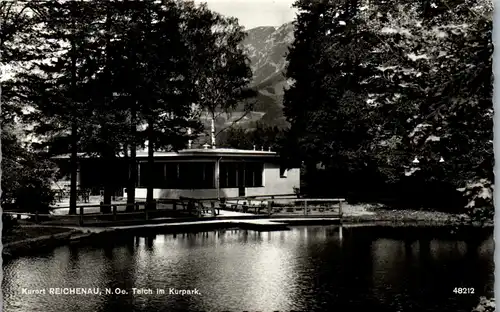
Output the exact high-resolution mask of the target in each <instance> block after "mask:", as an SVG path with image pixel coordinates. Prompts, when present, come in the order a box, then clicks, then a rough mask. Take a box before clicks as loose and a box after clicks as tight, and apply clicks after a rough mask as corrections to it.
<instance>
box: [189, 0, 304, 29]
mask: <svg viewBox="0 0 500 312" xmlns="http://www.w3.org/2000/svg"><path fill="white" fill-rule="evenodd" d="M203 2H206V3H207V6H208V8H209V9H210V10H212V11H215V12H218V13H220V14H223V15H227V16H234V17H237V18H238V20H239V23H240V25H242V26H244V27H245V28H246V29H247V30H248V29H251V28H255V27H258V26H281V25H283V24H284V23H287V22H291V21H293V20H294V19H295V15H296V12H297V10H296V9H293V8H292V4H293V3H294V2H295V0H195V3H203Z"/></svg>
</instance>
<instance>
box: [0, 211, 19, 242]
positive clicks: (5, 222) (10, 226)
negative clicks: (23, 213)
mask: <svg viewBox="0 0 500 312" xmlns="http://www.w3.org/2000/svg"><path fill="white" fill-rule="evenodd" d="M18 226H19V224H18V222H17V219H15V218H14V217H12V216H10V215H6V214H2V236H4V237H5V236H10V235H11V234H12V232H13V231H14V230H15V229H16V228H17V227H18Z"/></svg>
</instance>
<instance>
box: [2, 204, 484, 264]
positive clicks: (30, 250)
mask: <svg viewBox="0 0 500 312" xmlns="http://www.w3.org/2000/svg"><path fill="white" fill-rule="evenodd" d="M437 215H440V217H437ZM211 219H212V218H211ZM245 219H246V220H255V219H260V220H269V221H272V220H273V219H280V218H277V217H275V218H268V217H260V218H259V217H253V218H248V217H246V218H232V220H228V218H224V219H219V220H217V219H216V218H215V219H212V220H203V221H200V220H199V221H198V222H182V221H181V222H179V221H177V222H175V223H173V222H162V223H158V222H154V219H153V220H149V222H147V221H144V222H143V223H141V222H133V223H132V225H119V224H116V225H114V226H113V227H111V226H110V227H103V226H101V227H99V226H95V227H85V226H84V227H71V226H65V225H45V226H44V225H24V226H23V225H21V226H20V227H19V229H22V228H23V227H24V228H31V229H33V228H39V229H40V233H42V235H39V236H37V237H32V238H28V239H22V240H16V241H12V242H8V243H5V244H3V245H2V256H3V259H4V260H7V259H13V258H18V257H22V256H28V255H36V254H37V253H38V252H41V251H44V250H51V249H54V248H57V247H61V246H64V245H75V244H76V245H89V244H93V243H95V242H99V241H100V240H103V239H117V238H119V237H123V236H127V235H134V234H137V233H140V232H142V233H148V234H154V233H155V232H161V233H162V234H179V233H193V232H203V231H213V230H219V229H220V230H222V229H240V230H245V229H249V228H248V227H246V226H244V225H243V224H242V223H241V222H239V220H240V221H243V220H245ZM282 219H287V220H285V221H283V220H276V221H275V222H277V223H278V222H279V223H282V222H283V223H285V224H286V225H287V226H307V225H340V222H339V220H334V219H329V218H328V217H317V218H297V216H294V217H290V218H282ZM294 219H297V220H294ZM458 220H459V218H458V216H456V215H450V214H440V213H434V212H424V213H421V212H418V211H410V212H408V211H398V213H394V212H392V211H384V212H382V213H379V211H377V212H375V213H373V214H367V215H346V216H344V217H343V218H342V226H343V227H345V228H353V227H363V226H387V227H408V226H417V227H454V226H455V227H456V226H462V227H471V228H477V227H479V226H477V225H467V224H460V223H459V222H458ZM483 227H486V228H490V227H493V223H491V224H486V225H484V226H483ZM44 228H46V229H47V228H50V229H59V231H62V230H63V229H67V231H63V232H62V233H57V234H52V235H43V232H44V231H43V229H44ZM271 230H273V229H271ZM277 230H287V229H277ZM264 231H266V230H264ZM123 234H125V235H123Z"/></svg>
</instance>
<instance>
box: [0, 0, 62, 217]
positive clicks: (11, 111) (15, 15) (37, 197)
mask: <svg viewBox="0 0 500 312" xmlns="http://www.w3.org/2000/svg"><path fill="white" fill-rule="evenodd" d="M29 4H30V2H25V1H9V2H2V3H0V22H1V26H0V51H1V52H2V56H1V62H2V63H1V65H2V67H4V68H7V69H8V70H10V77H9V76H8V75H7V78H5V76H3V75H2V84H1V89H0V95H1V96H0V102H1V105H2V112H1V122H2V131H1V141H2V144H1V146H2V197H1V204H2V207H3V208H4V209H9V208H11V209H16V208H17V209H22V210H24V211H30V212H34V211H39V212H42V213H43V212H47V211H48V209H49V206H50V204H51V203H52V200H53V193H52V192H51V188H50V186H51V182H52V181H53V179H54V174H55V168H54V165H53V164H52V163H51V162H50V161H47V160H46V159H44V158H43V157H42V156H43V155H39V154H38V153H36V152H35V151H33V150H31V149H30V148H29V145H28V144H25V142H23V139H26V134H25V132H24V131H23V129H22V128H20V124H21V117H22V116H23V114H24V112H25V108H26V107H25V106H26V101H25V98H24V97H23V96H22V94H19V93H18V92H17V91H18V89H19V86H18V84H17V77H16V73H17V72H18V71H19V70H22V68H23V66H24V65H26V62H27V61H31V60H33V59H34V58H35V57H36V55H33V54H32V53H30V52H31V51H30V50H29V49H28V47H30V45H32V44H33V40H32V38H31V37H30V36H29V33H30V31H31V29H32V27H34V25H35V20H34V19H33V18H32V15H30V14H29V13H30V12H32V11H31V9H30V6H29ZM7 74H9V73H7ZM4 221H9V220H7V219H5V220H4ZM7 225H8V224H7V223H6V226H7Z"/></svg>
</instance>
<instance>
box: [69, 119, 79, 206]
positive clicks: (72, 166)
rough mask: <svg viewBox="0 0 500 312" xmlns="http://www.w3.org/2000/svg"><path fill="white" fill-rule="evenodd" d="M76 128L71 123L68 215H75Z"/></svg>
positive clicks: (76, 172) (74, 124)
mask: <svg viewBox="0 0 500 312" xmlns="http://www.w3.org/2000/svg"><path fill="white" fill-rule="evenodd" d="M76 132H77V126H76V123H75V122H73V124H72V125H71V160H70V174H71V180H70V181H71V186H70V193H69V214H76V199H77V189H76V182H77V181H76V176H77V174H78V146H77V144H78V136H77V133H76Z"/></svg>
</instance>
